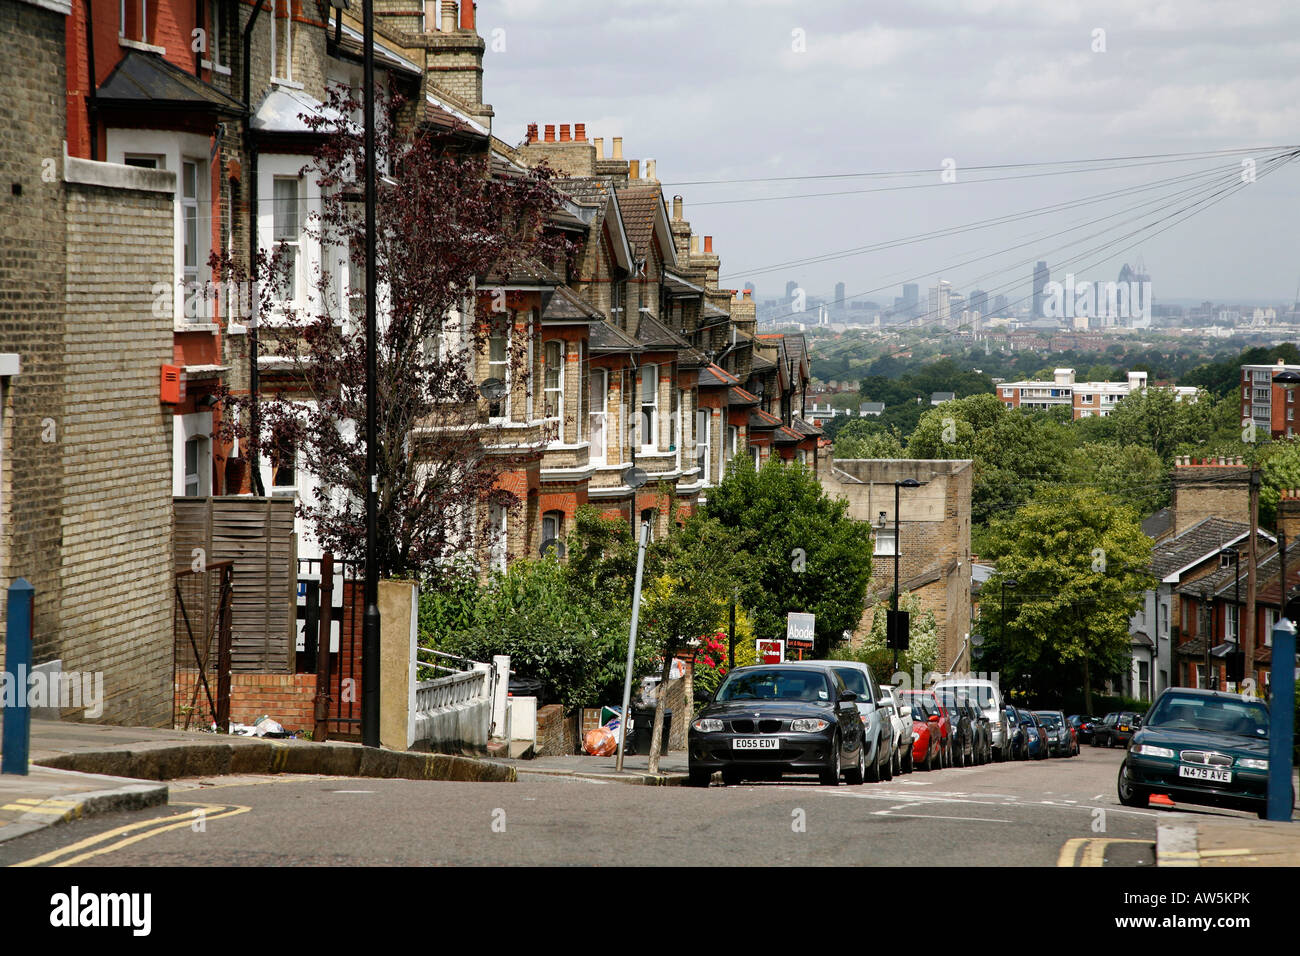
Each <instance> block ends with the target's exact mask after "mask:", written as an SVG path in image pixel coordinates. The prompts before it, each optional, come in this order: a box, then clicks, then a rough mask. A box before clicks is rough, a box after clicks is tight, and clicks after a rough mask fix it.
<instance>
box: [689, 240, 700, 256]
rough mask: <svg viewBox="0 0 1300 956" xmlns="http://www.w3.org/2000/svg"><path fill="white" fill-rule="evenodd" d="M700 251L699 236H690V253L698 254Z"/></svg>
mask: <svg viewBox="0 0 1300 956" xmlns="http://www.w3.org/2000/svg"><path fill="white" fill-rule="evenodd" d="M699 251H700V237H699V236H691V255H698V254H699Z"/></svg>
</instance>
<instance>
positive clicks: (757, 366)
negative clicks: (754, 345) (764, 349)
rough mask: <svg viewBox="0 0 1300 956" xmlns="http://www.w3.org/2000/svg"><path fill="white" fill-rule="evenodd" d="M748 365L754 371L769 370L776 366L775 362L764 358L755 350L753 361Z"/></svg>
mask: <svg viewBox="0 0 1300 956" xmlns="http://www.w3.org/2000/svg"><path fill="white" fill-rule="evenodd" d="M750 367H751V368H752V370H753V371H755V372H770V371H772V370H773V369H775V368H776V363H775V362H773V361H772V360H771V359H769V358H764V357H763V356H762V355H760V354H759V353H758V352H755V353H754V361H753V364H752V365H751V366H750Z"/></svg>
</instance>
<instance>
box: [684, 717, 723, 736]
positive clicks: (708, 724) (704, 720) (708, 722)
mask: <svg viewBox="0 0 1300 956" xmlns="http://www.w3.org/2000/svg"><path fill="white" fill-rule="evenodd" d="M691 726H692V727H694V728H695V729H696V730H698V731H699V732H700V733H702V734H716V733H717V732H718V731H720V730H721V729H722V721H720V720H717V719H715V718H713V717H701V718H700V719H699V720H697V721H695V722H694V723H693V724H691Z"/></svg>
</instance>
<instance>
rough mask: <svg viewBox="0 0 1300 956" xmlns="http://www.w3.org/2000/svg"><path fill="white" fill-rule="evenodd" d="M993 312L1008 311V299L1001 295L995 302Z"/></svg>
mask: <svg viewBox="0 0 1300 956" xmlns="http://www.w3.org/2000/svg"><path fill="white" fill-rule="evenodd" d="M993 311H994V312H1005V311H1007V297H1006V296H1005V295H1000V296H998V297H997V298H996V299H994V300H993Z"/></svg>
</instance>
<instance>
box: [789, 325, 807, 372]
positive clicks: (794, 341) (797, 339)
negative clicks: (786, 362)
mask: <svg viewBox="0 0 1300 956" xmlns="http://www.w3.org/2000/svg"><path fill="white" fill-rule="evenodd" d="M785 347H786V349H787V350H788V351H789V352H790V360H791V361H792V362H794V366H795V368H796V369H797V368H799V367H800V366H801V365H802V364H803V363H804V362H805V361H807V358H808V342H807V341H806V340H805V339H804V337H803V336H802V335H800V334H793V333H792V334H789V335H787V336H786V337H785Z"/></svg>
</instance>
